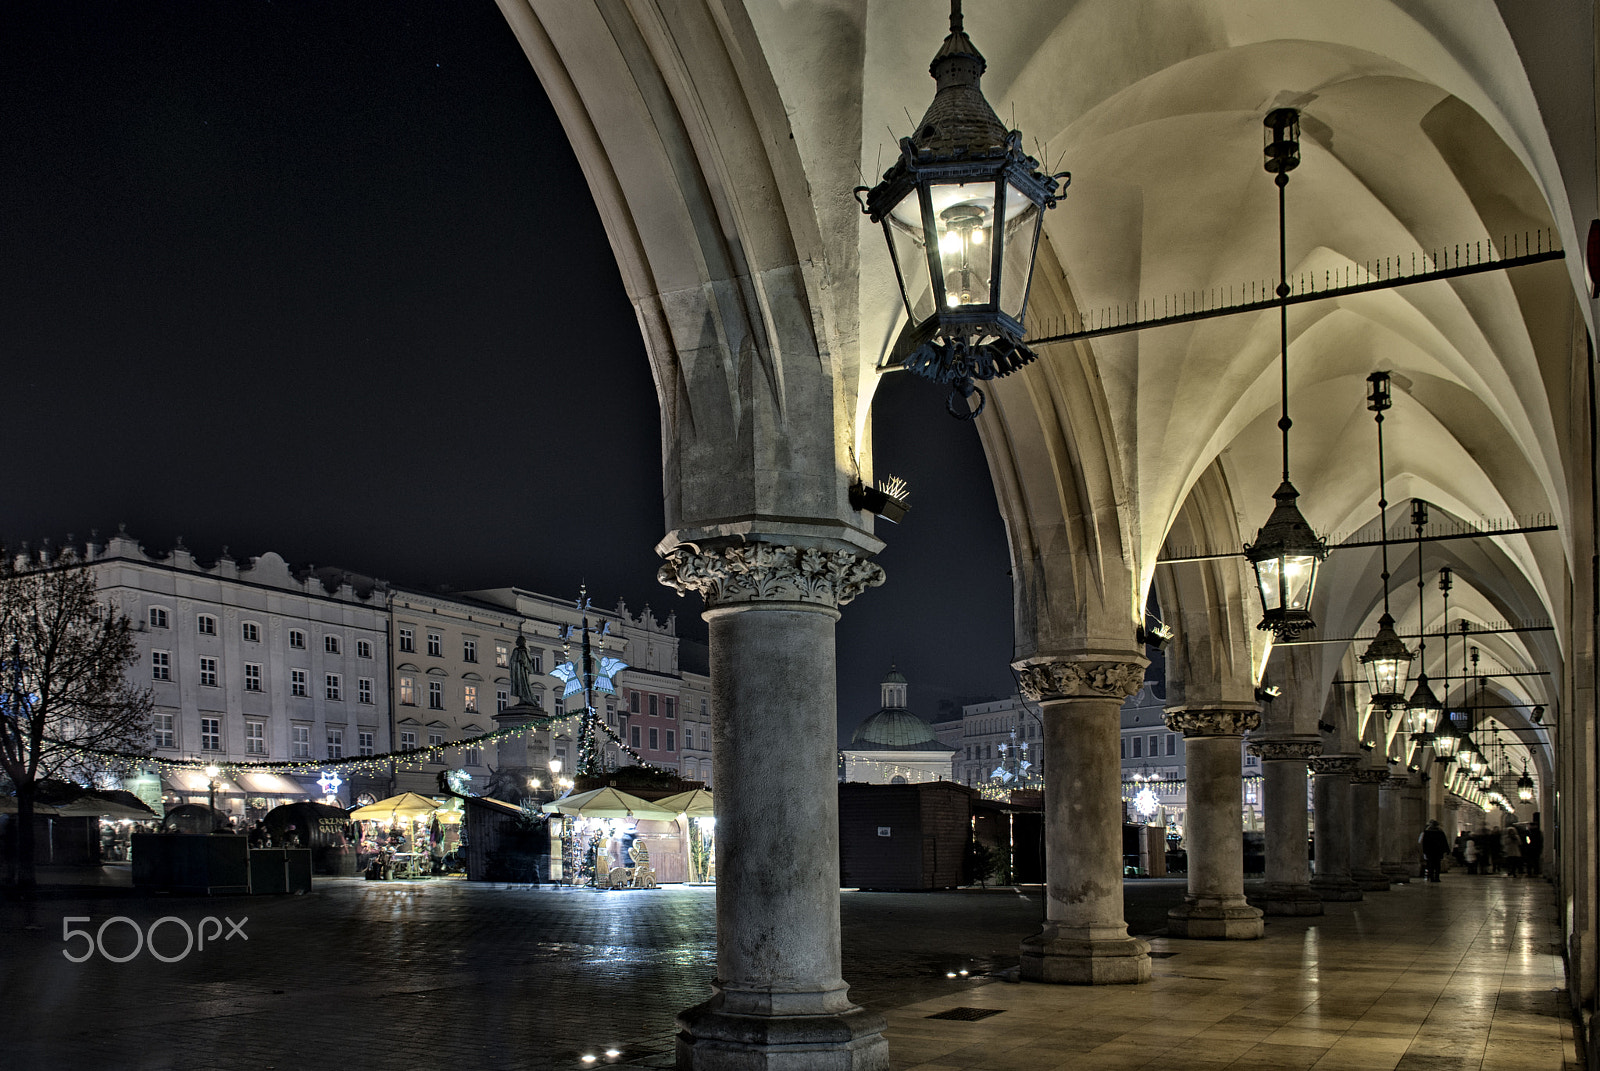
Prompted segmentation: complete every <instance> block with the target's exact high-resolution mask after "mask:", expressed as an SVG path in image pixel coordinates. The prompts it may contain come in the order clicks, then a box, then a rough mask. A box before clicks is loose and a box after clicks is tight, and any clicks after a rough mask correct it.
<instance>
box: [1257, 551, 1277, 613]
mask: <svg viewBox="0 0 1600 1071" xmlns="http://www.w3.org/2000/svg"><path fill="white" fill-rule="evenodd" d="M1280 565H1281V562H1280V561H1279V559H1277V558H1263V559H1262V560H1261V561H1258V562H1256V563H1255V567H1256V583H1258V584H1260V585H1261V608H1262V609H1263V610H1266V611H1267V612H1269V613H1270V612H1272V611H1273V610H1281V609H1282V608H1283V588H1282V586H1281V585H1280V584H1279V583H1278V578H1279V577H1280V576H1282V575H1283V573H1282V570H1281V569H1280V568H1279V566H1280Z"/></svg>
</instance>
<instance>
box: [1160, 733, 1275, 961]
mask: <svg viewBox="0 0 1600 1071" xmlns="http://www.w3.org/2000/svg"><path fill="white" fill-rule="evenodd" d="M1166 720H1167V728H1169V729H1171V730H1172V731H1173V732H1181V733H1183V746H1184V754H1185V766H1186V767H1187V770H1188V772H1187V774H1186V783H1187V790H1188V791H1187V795H1188V824H1187V834H1186V836H1185V840H1186V842H1187V844H1188V849H1189V891H1188V894H1187V895H1186V896H1185V897H1184V898H1183V903H1182V904H1180V905H1179V906H1177V907H1175V908H1173V909H1172V910H1171V911H1169V912H1167V932H1168V933H1169V934H1171V935H1172V936H1173V937H1190V938H1222V939H1227V940H1252V939H1254V938H1258V937H1260V936H1261V933H1262V924H1261V909H1260V908H1256V907H1251V906H1250V905H1249V904H1247V903H1245V899H1244V832H1243V823H1242V803H1241V797H1242V788H1243V785H1244V781H1243V777H1242V776H1241V775H1242V769H1241V766H1240V763H1239V747H1240V744H1241V742H1242V740H1243V738H1244V734H1245V733H1246V732H1249V731H1250V730H1251V729H1254V728H1256V727H1258V726H1259V725H1260V724H1261V712H1260V710H1259V709H1257V708H1256V707H1253V706H1252V707H1249V708H1237V707H1235V708H1218V707H1206V708H1196V707H1189V708H1186V709H1182V710H1172V711H1169V712H1168V713H1167V716H1166Z"/></svg>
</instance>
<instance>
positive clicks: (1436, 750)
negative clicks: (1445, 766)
mask: <svg viewBox="0 0 1600 1071" xmlns="http://www.w3.org/2000/svg"><path fill="white" fill-rule="evenodd" d="M1460 746H1461V734H1460V733H1458V732H1457V731H1456V725H1455V720H1454V719H1453V718H1451V717H1450V715H1449V713H1448V712H1447V711H1441V712H1440V717H1439V721H1438V724H1437V725H1436V726H1435V728H1434V730H1433V756H1434V759H1435V761H1437V762H1446V763H1448V762H1454V761H1455V758H1456V749H1457V748H1459V747H1460Z"/></svg>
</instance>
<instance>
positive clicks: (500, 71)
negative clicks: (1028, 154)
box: [0, 0, 1012, 734]
mask: <svg viewBox="0 0 1600 1071" xmlns="http://www.w3.org/2000/svg"><path fill="white" fill-rule="evenodd" d="M0 59H3V64H0V94H3V95H0V99H3V100H4V102H5V120H4V122H3V124H0V138H3V139H4V143H3V149H0V205H3V208H0V232H3V234H4V242H3V246H0V249H3V256H0V279H3V293H4V299H3V304H0V309H3V313H0V323H3V328H0V331H3V334H0V344H3V347H4V353H5V370H6V374H5V380H4V382H5V384H6V395H7V404H6V406H5V409H4V430H3V432H0V435H3V439H0V442H3V443H4V459H5V464H4V473H5V476H4V480H5V483H4V485H3V494H0V539H4V540H5V542H6V543H7V544H8V545H11V546H14V545H15V544H17V543H18V542H20V541H23V540H28V541H32V542H34V543H37V542H38V541H39V540H42V539H44V538H52V539H55V540H57V541H59V540H61V539H63V538H65V537H66V536H67V535H68V534H69V533H71V534H74V535H76V536H77V537H78V538H79V539H80V540H81V539H83V538H85V537H86V536H87V535H88V533H89V531H90V530H91V529H98V530H99V531H100V533H101V536H102V538H103V537H104V536H105V535H106V534H107V533H109V532H111V531H114V530H115V529H116V526H117V524H118V523H126V524H127V526H128V531H129V532H130V534H132V535H134V536H135V537H137V538H138V539H140V540H141V541H143V542H144V544H145V545H146V547H148V548H151V549H155V550H165V549H167V548H169V547H170V546H171V545H172V543H173V540H174V538H176V537H180V536H181V537H182V538H183V540H184V542H185V544H186V545H187V546H189V547H190V548H191V549H193V550H194V551H195V552H196V554H197V555H199V556H200V557H201V558H202V559H204V560H209V559H210V558H213V557H215V556H216V555H217V554H218V553H220V551H221V549H222V547H223V546H224V545H226V546H228V547H229V549H230V552H231V553H232V554H233V555H234V556H235V557H238V558H244V557H247V556H251V555H256V554H260V553H262V552H264V551H267V550H275V551H277V552H279V553H281V554H283V555H284V556H285V557H286V558H288V559H289V560H290V561H292V562H294V563H296V564H307V563H315V564H317V565H335V566H339V567H341V568H345V569H348V570H350V571H352V572H359V573H366V574H370V575H375V576H378V577H383V578H385V579H388V580H391V581H393V582H396V583H404V584H410V585H416V586H421V587H425V588H436V587H450V588H473V587H490V586H505V585H512V584H514V585H516V586H519V587H524V588H529V589H532V590H535V591H540V592H543V593H546V594H550V595H554V596H566V595H573V594H576V589H577V586H578V584H579V583H580V581H582V580H587V582H588V584H589V586H590V589H591V594H592V595H593V597H594V599H595V601H596V603H597V604H599V605H603V606H607V607H609V606H611V605H614V604H615V601H616V599H617V598H618V597H621V598H625V599H626V600H627V601H628V604H629V606H630V607H632V608H634V609H635V610H637V609H638V608H639V607H641V606H643V605H645V604H647V603H648V604H650V605H651V606H653V607H654V608H655V609H656V611H657V613H658V614H665V613H666V612H667V611H668V610H676V611H678V612H679V622H678V624H679V631H680V633H681V634H683V635H686V636H691V637H694V638H699V639H704V636H705V627H704V624H703V623H702V622H701V621H700V620H699V618H698V609H699V607H698V603H696V602H693V601H691V600H680V599H678V598H677V597H675V596H674V595H673V594H672V593H671V592H669V591H668V590H667V589H664V588H662V587H660V586H659V585H658V584H656V582H655V579H654V578H655V571H656V567H657V565H658V559H657V557H656V555H655V553H654V550H653V546H654V544H655V542H656V541H657V540H658V539H659V538H660V537H661V535H662V533H663V531H664V523H663V519H662V511H661V482H660V480H661V478H660V472H661V459H660V457H661V454H660V431H659V416H658V410H657V406H656V401H655V395H654V390H653V387H652V384H651V379H650V374H649V370H648V367H647V365H646V362H645V357H644V349H643V346H642V344H641V342H640V339H639V334H638V329H637V325H636V321H635V320H634V317H633V313H632V310H631V308H630V307H629V305H628V303H627V301H626V299H625V297H624V295H623V291H622V286H621V282H620V279H619V277H618V273H617V269H616V264H615V262H614V260H613V259H612V256H611V251H610V247H609V245H608V244H607V242H606V239H605V236H604V232H603V231H602V229H601V226H600V221H599V218H598V215H597V214H596V212H595V209H594V205H593V202H592V201H591V200H590V198H589V194H588V190H587V187H586V185H585V184H584V181H583V177H582V174H581V172H580V171H579V169H578V166H577V163H576V161H575V160H574V159H573V156H572V152H571V150H570V148H569V147H568V145H567V143H566V140H565V136H564V135H563V133H562V131H561V128H560V126H559V124H558V123H557V122H556V120H555V117H554V116H553V114H552V113H551V111H550V107H549V104H548V102H547V101H546V99H545V96H544V93H543V91H542V89H541V88H540V85H539V82H538V79H537V77H536V76H535V75H534V73H533V70H532V68H531V67H530V66H529V64H528V62H527V60H526V58H525V57H524V55H523V53H522V51H521V49H520V48H519V47H518V45H517V43H516V41H515V39H514V38H513V36H512V34H511V31H510V29H509V28H508V27H507V25H506V23H505V21H504V20H503V19H502V17H501V15H500V13H499V11H498V9H497V8H496V7H495V6H494V4H493V3H491V2H489V0H478V2H475V3H464V2H460V0H448V2H445V0H435V2H428V0H339V2H337V3H327V2H320V3H310V2H305V3H283V2H277V3H271V2H266V0H234V2H229V3H201V4H193V3H173V2H153V0H144V2H138V3H134V2H121V3H112V2H104V0H100V2H85V0H73V2H72V3H61V2H59V0H56V2H50V3H17V2H8V3H6V4H4V5H0ZM916 88H917V91H918V92H919V93H920V92H923V91H924V90H925V87H924V86H920V85H919V86H918V87H916ZM840 196H845V197H847V196H849V191H840ZM874 416H875V420H876V427H877V443H876V450H877V457H878V470H879V472H880V473H882V472H892V473H896V474H898V475H901V476H904V477H906V478H907V479H908V480H909V481H910V484H911V489H912V494H911V504H912V510H911V513H910V515H909V516H908V517H907V518H906V522H905V523H904V524H902V525H899V526H894V525H888V524H883V525H880V532H879V534H880V535H882V536H883V537H884V538H885V539H886V540H887V541H888V543H889V547H888V549H887V550H885V551H884V553H883V554H882V555H881V556H880V558H879V561H880V563H881V564H882V565H883V566H884V568H885V569H886V570H887V572H888V575H889V582H888V583H887V584H886V585H885V586H884V587H882V588H878V589H876V590H873V591H870V592H868V593H866V594H865V595H864V596H862V597H861V598H860V599H858V600H857V601H856V602H855V603H852V604H851V605H850V606H849V607H847V608H846V610H845V612H844V617H843V619H842V621H841V623H840V627H839V633H838V635H839V700H840V725H841V730H842V731H843V732H844V733H846V734H847V733H848V731H849V729H850V728H852V727H853V726H854V725H855V723H856V722H857V721H859V720H860V719H861V718H862V717H864V716H865V715H867V714H869V713H871V711H873V710H874V709H876V707H877V705H878V699H877V681H878V680H879V679H880V678H881V677H882V675H883V673H884V672H885V670H886V669H887V668H888V665H889V663H890V662H891V661H894V662H897V663H898V664H899V666H900V669H901V671H902V672H904V673H905V674H906V676H907V677H908V678H909V679H910V681H911V706H912V707H913V709H915V710H917V711H918V712H919V713H922V714H923V715H924V716H925V717H928V718H930V720H933V719H936V718H937V717H939V716H940V714H941V706H942V704H947V703H948V702H950V701H952V700H958V699H960V698H961V697H991V696H998V695H1003V694H1008V693H1009V692H1010V691H1011V689H1012V676H1011V673H1010V670H1009V669H1008V668H1007V661H1008V660H1009V657H1010V653H1011V616H1010V582H1009V580H1008V578H1007V570H1008V561H1007V555H1006V549H1005V539H1004V530H1003V527H1002V525H1001V522H1000V519H999V516H998V514H997V512H996V508H995V502H994V495H993V492H992V490H991V489H990V486H989V479H988V473H987V469H986V467H985V465H984V461H983V457H982V454H981V451H980V449H979V446H978V440H977V435H976V433H975V431H974V430H973V428H972V427H971V426H970V425H966V424H961V423H958V422H956V421H954V420H951V419H950V418H949V417H948V416H946V415H945V414H944V399H943V393H942V392H941V391H940V390H938V389H937V388H934V387H932V386H931V385H929V384H926V383H924V382H921V381H912V380H909V379H908V378H906V377H893V378H892V379H891V380H890V381H889V382H887V383H885V385H884V388H883V390H882V391H881V392H880V394H879V397H878V400H877V402H876V408H875V414H874Z"/></svg>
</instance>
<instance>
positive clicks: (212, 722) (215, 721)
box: [200, 718, 222, 751]
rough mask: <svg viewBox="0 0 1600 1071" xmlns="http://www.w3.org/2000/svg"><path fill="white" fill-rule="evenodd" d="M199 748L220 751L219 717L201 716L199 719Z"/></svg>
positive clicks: (220, 725)
mask: <svg viewBox="0 0 1600 1071" xmlns="http://www.w3.org/2000/svg"><path fill="white" fill-rule="evenodd" d="M200 750H201V751H221V750H222V719H221V718H201V719H200Z"/></svg>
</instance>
